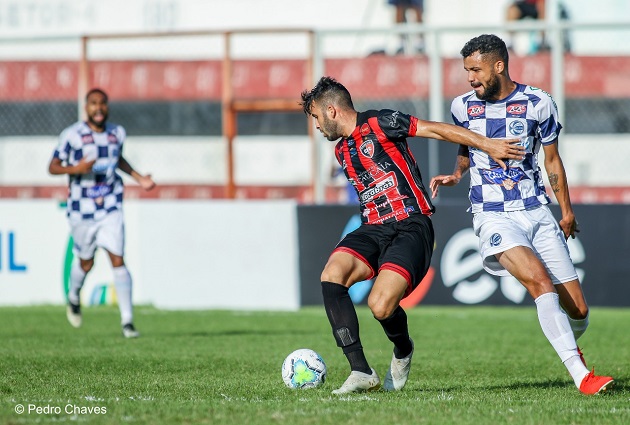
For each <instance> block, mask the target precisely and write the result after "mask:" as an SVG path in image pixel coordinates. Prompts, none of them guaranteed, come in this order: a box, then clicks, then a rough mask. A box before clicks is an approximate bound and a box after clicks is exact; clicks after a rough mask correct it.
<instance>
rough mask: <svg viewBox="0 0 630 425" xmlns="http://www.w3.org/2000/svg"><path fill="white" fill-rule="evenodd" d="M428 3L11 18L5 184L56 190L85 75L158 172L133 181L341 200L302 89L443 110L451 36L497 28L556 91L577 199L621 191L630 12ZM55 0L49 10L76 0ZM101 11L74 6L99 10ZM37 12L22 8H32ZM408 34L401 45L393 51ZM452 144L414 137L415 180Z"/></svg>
mask: <svg viewBox="0 0 630 425" xmlns="http://www.w3.org/2000/svg"><path fill="white" fill-rule="evenodd" d="M4 3H8V6H7V5H6V4H5V5H4V6H3V5H2V4H0V27H2V25H3V24H4V25H5V26H7V25H8V24H7V22H9V23H10V22H12V21H10V18H11V16H12V15H11V12H12V11H13V13H14V15H15V17H14V20H15V21H16V22H18V23H19V22H20V19H19V18H20V17H21V16H22V15H20V13H22V14H24V13H26V12H24V11H23V10H22V9H20V7H21V6H20V5H21V4H20V3H19V2H6V1H5V2H4ZM49 3H50V2H46V1H40V2H33V4H34V5H38V4H40V6H41V5H45V4H49ZM114 3H116V2H114ZM187 3H189V2H187V1H185V0H183V1H180V2H174V1H162V2H159V1H154V2H150V1H147V2H144V9H143V13H144V15H143V16H144V17H145V18H144V19H145V20H146V19H148V18H147V16H149V17H152V19H153V20H155V21H158V22H162V21H164V22H167V23H168V22H170V21H169V19H174V18H173V17H172V16H171V15H174V14H175V11H179V12H178V13H179V14H180V15H181V14H182V13H184V10H185V9H184V6H185V5H186V4H187ZM246 3H247V2H246ZM250 3H251V2H250ZM324 3H326V2H324ZM350 3H352V4H354V5H355V6H357V5H362V6H363V9H361V10H357V14H360V15H361V22H363V23H365V22H366V21H371V20H372V21H373V19H372V18H371V16H372V14H374V13H379V10H380V11H381V12H382V10H381V9H382V8H383V7H386V5H385V3H386V2H385V1H383V2H382V4H381V3H380V2H379V3H377V2H375V1H358V0H354V1H352V2H350ZM425 3H426V5H425V7H426V8H427V9H428V10H427V11H426V13H425V22H424V23H423V24H409V25H393V24H390V25H382V26H380V27H375V26H373V25H371V26H369V25H360V24H359V25H357V26H356V27H343V26H339V27H335V28H328V27H324V28H317V29H314V28H308V27H304V28H286V27H284V28H260V29H256V28H253V27H252V28H241V29H238V30H236V29H225V30H223V29H218V30H186V31H180V30H168V31H164V30H160V31H152V32H147V31H128V32H124V33H123V32H114V31H112V30H109V31H107V32H105V31H101V33H95V34H92V35H90V34H89V32H88V33H86V34H82V35H63V34H56V35H52V36H51V35H47V36H36V35H35V36H26V35H24V34H21V33H19V31H16V32H17V33H18V34H17V36H14V37H9V36H8V35H7V34H9V33H8V32H7V31H0V60H1V62H0V196H2V197H5V198H7V197H8V198H33V197H34V198H38V197H44V198H46V197H54V198H63V197H64V196H65V179H61V178H56V179H55V178H52V177H51V176H49V175H47V172H46V169H47V162H48V160H49V158H50V154H51V152H52V149H53V148H54V146H55V144H56V141H57V136H58V134H59V132H60V131H61V130H62V129H63V128H64V127H66V126H67V125H69V124H70V123H72V122H73V121H75V120H77V119H79V118H80V117H81V115H82V114H81V111H82V98H83V95H84V93H85V92H86V90H87V89H89V88H91V87H101V88H103V89H104V90H106V91H107V92H108V93H109V95H110V105H111V108H110V120H111V121H114V122H117V123H120V124H122V125H123V126H124V127H125V128H126V129H127V132H128V144H127V146H126V148H125V149H126V155H127V156H128V158H129V159H130V160H131V161H132V163H133V164H134V165H136V166H137V168H139V169H140V170H143V171H146V172H151V173H152V174H153V176H154V178H155V179H156V181H157V182H158V183H159V184H160V187H159V189H158V190H157V191H154V192H149V193H141V192H140V191H139V190H137V188H136V187H134V185H133V184H130V185H128V196H130V197H155V198H160V199H172V198H200V199H209V198H228V199H230V198H238V199H277V198H289V199H296V200H298V202H301V203H318V204H321V203H338V202H340V203H344V202H346V201H347V199H348V198H347V191H346V188H345V181H344V180H345V179H344V178H343V175H339V174H340V173H338V172H337V168H338V167H337V165H336V164H335V163H334V162H333V161H334V160H333V155H332V144H331V143H330V142H327V141H325V140H323V138H322V137H321V135H319V133H318V132H316V131H313V127H312V123H311V122H309V121H308V120H307V118H306V117H305V116H304V114H303V113H302V111H301V108H300V106H299V104H298V102H299V95H300V92H301V91H302V90H305V89H309V88H310V87H312V86H313V84H314V82H315V81H316V80H317V79H318V78H319V77H320V76H321V75H331V76H333V77H335V78H337V79H338V80H339V81H341V82H342V83H343V84H345V85H346V86H347V87H348V88H349V90H350V91H351V93H352V94H353V97H354V100H355V106H356V107H357V108H358V109H368V108H392V109H399V110H401V111H403V112H407V113H410V114H414V115H417V116H418V117H421V118H425V119H432V120H438V121H447V122H451V118H450V112H449V106H450V102H451V100H452V98H453V97H455V96H457V95H459V94H461V93H464V92H466V91H468V90H469V89H470V87H469V85H468V83H467V81H466V73H465V72H464V70H463V66H462V60H461V57H459V53H458V52H459V49H460V48H461V47H462V46H463V44H464V43H465V42H466V41H467V40H468V39H470V38H471V37H474V36H476V35H478V34H480V33H484V32H493V33H497V34H499V35H500V36H502V37H504V39H506V41H508V40H509V42H510V44H513V51H512V55H511V59H510V70H511V76H512V78H513V79H514V80H516V81H518V82H523V83H527V84H530V85H534V86H537V87H539V88H541V89H543V90H546V91H549V92H550V93H552V95H553V96H554V99H555V101H556V103H557V104H558V107H559V110H560V116H561V122H562V123H563V125H564V130H563V133H562V137H561V142H560V149H561V153H562V155H563V159H564V163H565V166H566V168H567V172H568V178H569V183H570V186H571V194H572V198H573V200H574V202H576V203H630V171H628V169H627V167H624V165H625V159H626V158H628V157H630V134H629V133H630V47H629V46H628V45H627V43H625V42H624V43H622V41H623V40H627V37H628V35H630V30H628V28H629V27H630V16H629V15H628V13H621V14H615V13H614V12H615V11H614V10H609V13H608V14H607V15H606V16H609V18H608V19H602V18H597V16H596V15H595V18H594V19H590V20H589V19H588V17H587V18H585V17H584V16H583V15H584V11H581V9H583V8H584V5H585V4H587V3H585V2H581V1H576V2H571V3H569V4H567V8H568V9H569V12H570V15H569V16H574V17H575V19H569V20H558V19H552V18H550V19H548V20H546V21H533V20H529V21H527V20H523V21H518V22H509V23H506V22H497V18H496V16H497V15H498V14H499V13H501V14H503V10H504V9H503V8H499V7H496V8H495V9H497V10H495V9H492V13H490V12H491V11H488V10H486V11H483V12H482V11H481V10H479V11H478V13H479V14H480V15H484V14H485V15H486V16H487V17H488V19H487V21H488V22H489V23H485V22H482V21H481V20H480V19H482V18H479V19H474V20H473V19H470V18H469V16H466V13H467V11H469V10H470V11H472V10H471V9H470V6H469V5H466V6H464V5H462V6H461V7H460V8H459V9H454V10H452V11H451V12H452V13H451V14H450V15H449V16H450V17H451V19H450V21H445V19H440V17H441V16H442V15H441V14H440V13H438V10H437V9H438V8H440V10H441V8H448V6H449V5H448V4H443V5H442V6H439V4H440V2H435V1H427V2H425ZM442 3H444V2H442ZM445 3H457V2H456V1H454V0H450V1H447V2H445ZM462 3H467V2H460V4H462ZM487 3H488V2H487V1H486V2H485V3H484V2H483V1H482V2H481V3H480V4H481V5H482V6H483V5H487ZM498 3H501V4H502V5H503V6H505V5H506V4H507V2H505V1H503V2H495V3H494V4H498ZM548 3H549V4H550V5H551V6H549V7H552V6H554V4H555V2H553V1H550V2H548ZM604 3H606V2H604ZM608 3H611V2H610V1H609V2H608ZM613 3H614V2H613ZM55 4H56V5H57V6H56V7H57V9H50V11H49V12H48V14H49V15H52V17H51V18H50V19H54V17H55V16H56V15H55V13H57V14H61V13H62V12H63V13H70V12H71V11H72V10H70V8H71V7H75V8H76V5H75V4H74V3H72V4H71V3H68V4H66V2H63V1H62V2H57V3H55ZM77 4H79V5H83V8H84V9H85V8H89V7H96V6H90V3H88V2H78V3H77ZM615 4H616V5H617V6H616V7H619V6H618V5H619V4H620V3H618V2H617V3H615ZM11 5H13V7H14V8H13V9H11V8H9V6H11ZM73 5H74V6H73ZM178 5H179V6H180V9H181V10H180V9H177V6H178ZM114 6H115V5H114ZM599 6H601V7H602V8H603V7H605V5H604V4H602V5H599ZM599 6H598V7H599ZM41 7H43V6H41ZM41 7H40V8H41ZM62 7H66V9H67V10H66V9H62V10H61V11H59V10H58V9H59V8H62ZM590 7H591V8H592V7H593V6H590ZM370 8H371V9H370ZM379 8H381V9H379ZM498 9H500V11H499V10H498ZM34 10H39V9H34ZM51 11H52V12H51ZM580 11H581V13H582V14H580ZM624 11H625V12H630V7H625V9H624ZM44 12H46V10H45V9H43V10H41V11H40V13H41V14H44ZM98 12H99V11H98V10H97V11H91V12H90V11H89V10H88V11H85V10H83V9H81V10H79V11H77V10H74V11H73V13H74V14H75V15H76V14H77V13H78V14H80V13H86V14H88V13H91V14H90V15H89V16H90V17H92V18H94V19H95V16H96V15H98ZM149 12H150V13H149ZM622 12H623V11H622ZM34 13H35V12H31V15H33V16H31V18H30V19H31V20H35V21H36V18H37V16H38V15H34ZM462 15H463V16H462ZM552 15H553V14H552ZM492 16H495V19H490V18H491V17H492ZM501 16H502V15H501ZM580 17H581V19H579V18H580ZM21 19H22V21H24V20H25V19H26V18H24V17H22V18H21ZM40 19H43V18H40ZM59 19H61V18H59ZM101 19H104V18H101ZM493 22H494V23H493ZM122 27H123V29H124V25H123V26H122ZM153 28H157V29H160V28H159V26H158V27H155V26H154V27H153ZM542 33H544V34H545V40H547V45H545V46H541V44H540V39H541V34H542ZM420 35H422V36H423V38H424V44H425V47H424V49H423V50H422V51H421V52H418V51H416V50H414V49H413V47H412V46H413V40H414V39H415V38H417V37H419V36H420ZM403 39H404V40H407V41H408V42H407V45H408V46H411V47H409V48H406V49H405V50H402V51H400V49H397V48H396V46H398V43H399V41H398V40H403ZM456 149H457V148H456V146H451V145H449V144H445V143H442V142H437V141H426V140H418V141H412V150H413V151H414V155H415V157H416V159H417V160H418V162H419V163H420V166H421V169H422V171H423V174H424V179H425V180H428V179H429V178H430V176H431V175H434V174H438V173H444V172H450V171H451V170H452V167H453V164H454V158H455V154H456ZM465 186H466V185H460V186H458V187H456V188H453V189H451V190H446V191H443V193H442V194H441V199H439V200H438V201H437V203H438V204H439V203H440V202H446V201H449V200H452V201H453V202H456V201H463V202H465V193H466V187H465Z"/></svg>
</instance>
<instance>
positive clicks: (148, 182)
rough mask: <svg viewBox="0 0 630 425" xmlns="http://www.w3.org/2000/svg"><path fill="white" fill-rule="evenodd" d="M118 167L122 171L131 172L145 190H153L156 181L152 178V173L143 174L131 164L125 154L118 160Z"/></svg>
mask: <svg viewBox="0 0 630 425" xmlns="http://www.w3.org/2000/svg"><path fill="white" fill-rule="evenodd" d="M118 168H120V170H121V171H123V172H125V173H127V174H129V175H130V176H131V177H132V178H133V179H134V180H135V181H136V182H138V184H139V185H140V186H142V188H143V189H144V190H151V189H153V188H154V187H155V182H154V181H153V179H152V178H151V174H147V175H142V174H140V173H138V172H137V171H136V170H134V169H133V167H132V166H131V164H129V162H127V160H126V159H125V157H124V156H122V155H121V156H120V159H119V160H118Z"/></svg>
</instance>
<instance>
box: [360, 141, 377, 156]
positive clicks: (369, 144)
mask: <svg viewBox="0 0 630 425" xmlns="http://www.w3.org/2000/svg"><path fill="white" fill-rule="evenodd" d="M361 153H362V154H363V155H364V156H367V157H368V158H372V156H374V142H373V141H371V140H366V141H365V142H364V143H363V144H362V145H361Z"/></svg>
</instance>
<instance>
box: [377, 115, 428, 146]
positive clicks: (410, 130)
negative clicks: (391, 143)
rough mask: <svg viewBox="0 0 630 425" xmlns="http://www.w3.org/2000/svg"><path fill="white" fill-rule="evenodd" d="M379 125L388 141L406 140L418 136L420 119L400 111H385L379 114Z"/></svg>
mask: <svg viewBox="0 0 630 425" xmlns="http://www.w3.org/2000/svg"><path fill="white" fill-rule="evenodd" d="M378 125H379V126H380V127H381V129H382V130H383V133H385V136H387V138H388V139H391V140H395V139H405V138H407V137H414V136H415V135H416V130H417V128H418V118H416V117H413V116H411V115H407V114H404V113H402V112H400V111H390V110H388V109H383V110H382V111H380V112H379V114H378Z"/></svg>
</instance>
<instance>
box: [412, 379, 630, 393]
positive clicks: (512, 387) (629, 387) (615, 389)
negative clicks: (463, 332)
mask: <svg viewBox="0 0 630 425" xmlns="http://www.w3.org/2000/svg"><path fill="white" fill-rule="evenodd" d="M572 387H573V384H572V383H571V382H570V381H561V380H553V381H540V382H515V383H512V384H507V385H492V386H486V385H475V386H469V385H454V386H449V387H439V388H438V387H429V388H426V387H425V388H422V389H421V390H420V391H435V392H443V393H449V392H455V391H462V390H463V391H465V390H474V389H480V390H484V391H501V390H504V391H517V390H524V389H554V388H572ZM628 391H630V383H629V382H628V380H626V379H622V380H615V382H614V383H613V385H612V387H610V388H609V389H608V390H606V391H603V392H602V393H601V394H602V395H603V394H611V393H619V392H628Z"/></svg>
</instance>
